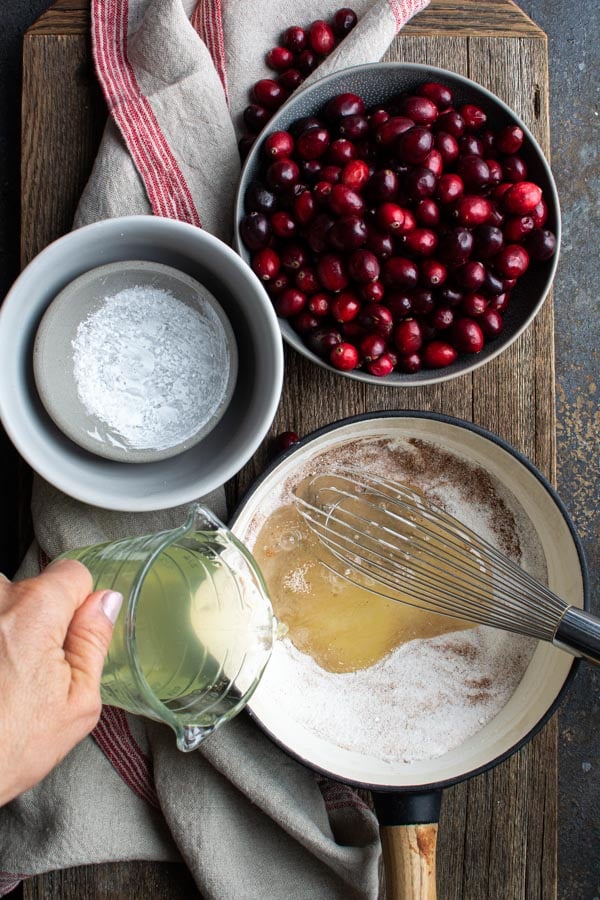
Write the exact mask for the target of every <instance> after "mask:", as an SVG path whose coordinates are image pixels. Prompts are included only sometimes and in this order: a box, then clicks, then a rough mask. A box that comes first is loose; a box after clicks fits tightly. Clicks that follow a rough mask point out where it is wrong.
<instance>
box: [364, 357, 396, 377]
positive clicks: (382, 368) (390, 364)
mask: <svg viewBox="0 0 600 900" xmlns="http://www.w3.org/2000/svg"><path fill="white" fill-rule="evenodd" d="M394 363H395V361H394V359H393V358H392V356H390V354H389V353H384V354H383V355H382V356H380V357H378V359H373V360H369V362H367V366H366V369H367V372H368V373H369V375H376V376H377V377H378V378H385V376H386V375H391V373H392V372H393V371H394Z"/></svg>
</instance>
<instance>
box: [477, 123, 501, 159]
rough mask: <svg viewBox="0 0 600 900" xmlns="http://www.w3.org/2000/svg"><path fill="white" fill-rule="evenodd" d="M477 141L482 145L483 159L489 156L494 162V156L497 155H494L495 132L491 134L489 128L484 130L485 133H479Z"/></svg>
mask: <svg viewBox="0 0 600 900" xmlns="http://www.w3.org/2000/svg"><path fill="white" fill-rule="evenodd" d="M479 140H480V141H481V142H482V144H483V149H484V153H483V155H484V156H485V157H488V156H489V157H490V158H493V159H494V160H495V159H496V156H497V155H498V154H497V153H496V143H495V140H496V135H495V132H493V131H492V130H491V128H486V129H485V131H482V132H480V134H479Z"/></svg>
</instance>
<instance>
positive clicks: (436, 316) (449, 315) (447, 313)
mask: <svg viewBox="0 0 600 900" xmlns="http://www.w3.org/2000/svg"><path fill="white" fill-rule="evenodd" d="M453 322H454V310H452V309H450V307H449V306H438V308H437V309H436V310H435V312H433V313H432V315H431V319H430V323H431V325H432V327H433V328H435V329H436V330H437V331H445V330H446V328H450V326H451V325H452V323H453Z"/></svg>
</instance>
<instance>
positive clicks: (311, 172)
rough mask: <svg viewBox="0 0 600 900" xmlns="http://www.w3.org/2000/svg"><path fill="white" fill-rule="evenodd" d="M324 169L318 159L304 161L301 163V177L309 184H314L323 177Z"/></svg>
mask: <svg viewBox="0 0 600 900" xmlns="http://www.w3.org/2000/svg"><path fill="white" fill-rule="evenodd" d="M322 168H323V165H322V164H321V163H320V162H319V160H318V159H303V160H302V161H301V162H300V177H301V178H302V179H303V180H304V181H306V182H307V183H308V184H314V183H315V182H316V181H318V179H319V178H320V177H321V170H322Z"/></svg>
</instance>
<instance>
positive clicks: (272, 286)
mask: <svg viewBox="0 0 600 900" xmlns="http://www.w3.org/2000/svg"><path fill="white" fill-rule="evenodd" d="M289 286H290V278H289V275H288V274H287V272H279V274H278V275H277V277H276V278H274V279H273V280H272V281H269V282H268V283H267V285H266V288H267V290H268V292H269V295H270V296H271V297H276V296H277V294H282V293H283V292H284V291H285V289H286V288H287V287H289Z"/></svg>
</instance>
